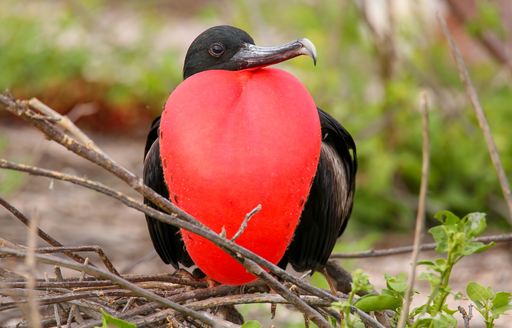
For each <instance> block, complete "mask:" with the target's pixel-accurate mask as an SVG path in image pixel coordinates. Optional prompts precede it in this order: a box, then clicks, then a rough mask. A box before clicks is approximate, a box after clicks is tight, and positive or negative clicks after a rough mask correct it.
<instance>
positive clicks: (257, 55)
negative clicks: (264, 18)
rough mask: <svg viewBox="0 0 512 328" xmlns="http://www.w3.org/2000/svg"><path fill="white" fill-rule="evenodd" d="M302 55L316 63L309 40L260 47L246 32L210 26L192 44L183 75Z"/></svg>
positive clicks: (236, 68)
mask: <svg viewBox="0 0 512 328" xmlns="http://www.w3.org/2000/svg"><path fill="white" fill-rule="evenodd" d="M300 55H308V56H311V57H312V58H313V61H314V62H315V63H316V49H315V46H314V45H313V43H312V42H311V41H309V40H308V39H298V40H295V41H292V42H289V43H287V44H284V45H282V46H278V47H258V46H256V45H254V40H253V39H252V38H251V36H250V35H249V34H247V33H246V32H245V31H243V30H241V29H239V28H236V27H233V26H228V25H221V26H215V27H212V28H209V29H208V30H206V31H204V32H203V33H201V34H200V35H199V36H198V37H197V38H196V39H195V40H194V41H193V42H192V44H191V45H190V47H189V48H188V51H187V55H186V57H185V65H184V66H183V78H184V79H186V78H188V77H189V76H191V75H194V74H196V73H199V72H202V71H207V70H214V69H220V70H229V71H238V70H242V69H247V68H256V67H263V66H268V65H272V64H276V63H279V62H282V61H285V60H288V59H290V58H293V57H297V56H300Z"/></svg>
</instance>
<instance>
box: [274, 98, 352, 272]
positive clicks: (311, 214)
mask: <svg viewBox="0 0 512 328" xmlns="http://www.w3.org/2000/svg"><path fill="white" fill-rule="evenodd" d="M318 115H319V116H320V124H321V127H322V148H321V151H320V160H319V162H318V168H317V172H316V175H315V178H314V180H313V184H312V186H311V191H310V193H309V197H308V200H307V202H306V204H305V205H304V210H303V212H302V215H301V218H300V221H299V224H298V226H297V229H296V230H295V234H294V237H293V240H292V242H291V244H290V246H289V247H288V249H287V251H286V253H285V255H284V257H283V259H282V260H281V262H280V263H279V265H280V266H281V267H285V266H286V264H287V263H290V264H292V266H293V267H294V269H295V270H297V271H306V270H313V271H315V270H317V269H319V268H320V267H323V266H324V265H325V263H326V262H327V260H328V258H329V256H330V254H331V252H332V250H333V248H334V245H335V244H336V239H337V238H338V237H339V236H340V235H341V234H342V233H343V231H344V230H345V227H346V226H347V222H348V219H349V217H350V213H351V212H352V203H353V198H354V192H355V175H356V170H357V158H356V146H355V143H354V140H353V139H352V136H351V135H350V134H349V133H348V132H347V130H345V128H343V126H341V125H340V124H339V123H338V122H337V121H336V120H335V119H334V118H333V117H331V116H330V115H329V114H327V113H325V112H324V111H323V110H321V109H320V108H319V109H318Z"/></svg>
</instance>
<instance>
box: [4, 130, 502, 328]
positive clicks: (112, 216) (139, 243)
mask: <svg viewBox="0 0 512 328" xmlns="http://www.w3.org/2000/svg"><path fill="white" fill-rule="evenodd" d="M0 129H1V132H0V141H1V142H0V157H2V158H5V159H8V160H11V161H15V162H23V163H26V164H31V165H37V166H41V167H44V168H48V169H54V170H59V171H62V172H65V173H70V174H75V175H78V176H85V177H87V178H90V179H93V180H98V181H101V182H103V183H105V184H108V185H110V186H113V187H115V188H119V189H120V190H123V191H125V192H127V193H128V194H129V195H132V196H133V197H135V198H137V199H139V198H140V196H138V195H137V194H135V193H133V192H130V191H129V189H128V187H127V186H125V185H124V184H123V183H122V182H120V181H119V180H117V179H116V178H113V177H112V176H109V175H108V174H106V173H104V172H103V171H102V170H101V169H99V168H97V167H96V166H94V165H92V164H90V163H88V162H87V161H86V160H84V159H82V158H79V157H77V156H76V155H74V154H72V153H70V152H68V151H67V150H65V149H63V148H62V147H61V146H59V145H57V144H54V143H52V142H50V141H47V140H46V139H45V138H44V137H43V135H42V134H41V133H39V132H38V131H36V130H35V129H33V128H30V127H27V126H25V125H22V124H19V125H9V126H8V125H5V124H1V123H0ZM136 134H138V135H140V137H131V138H128V137H117V136H114V135H102V134H95V133H91V134H90V135H91V136H92V138H93V140H94V141H95V142H96V143H97V144H98V146H99V147H101V148H102V149H103V150H104V151H105V152H106V153H107V154H109V155H110V156H111V157H112V158H113V159H114V160H116V161H117V162H118V163H120V164H121V165H123V166H125V167H126V168H128V169H129V170H131V171H132V172H134V173H136V174H138V175H140V174H141V172H142V152H143V145H144V137H143V133H136ZM7 174H8V173H6V171H0V190H3V189H1V184H2V181H5V180H6V179H11V178H12V177H7ZM21 177H22V179H23V181H22V183H21V184H20V186H19V187H18V188H16V189H15V190H11V191H8V192H7V193H4V194H2V195H1V196H2V197H5V198H6V199H7V200H8V201H9V202H11V203H12V204H13V205H14V206H16V207H17V208H19V209H20V210H21V211H22V212H24V213H25V214H27V215H29V216H31V217H34V216H37V217H39V219H40V226H41V227H42V229H43V230H45V231H46V232H48V233H49V234H50V235H51V236H53V237H55V238H56V239H57V240H59V241H60V242H62V243H63V244H64V245H69V246H73V245H74V246H83V245H99V246H101V247H102V248H103V249H104V250H105V252H106V253H107V255H108V256H109V257H110V258H111V259H112V261H113V263H114V265H115V266H116V267H117V269H118V270H120V271H121V272H122V273H128V272H132V273H150V272H151V273H156V272H167V271H169V270H171V268H170V267H169V266H166V265H164V264H163V263H162V262H161V260H160V259H159V258H158V256H157V255H156V253H155V251H154V250H153V247H152V245H151V241H150V239H149V235H148V232H147V230H146V223H145V220H144V217H143V215H142V214H140V213H138V212H136V211H135V210H132V209H129V208H127V207H125V206H124V205H122V204H121V203H119V202H117V201H114V200H111V199H110V198H107V197H105V196H102V195H100V194H98V193H96V192H93V191H90V190H86V189H83V188H80V187H77V186H75V185H72V184H69V183H64V182H59V181H50V180H48V179H46V178H40V177H32V176H21ZM14 180H16V181H18V179H14ZM354 210H355V211H357V208H356V209H354ZM0 227H1V230H0V238H4V239H7V240H9V241H11V242H15V243H19V244H26V228H25V227H24V226H23V225H22V224H21V223H19V222H18V221H17V220H16V219H14V218H13V217H12V216H11V215H10V214H9V213H8V212H7V211H4V210H1V209H0ZM411 235H412V233H411ZM385 236H386V237H385V238H383V240H382V241H380V242H379V243H378V244H377V247H392V246H400V245H405V244H409V243H410V237H409V236H404V235H394V234H386V235H385ZM40 245H41V246H43V245H44V244H43V242H40ZM429 254H430V255H429ZM431 255H432V254H431V253H425V254H423V255H422V257H425V256H431ZM91 259H92V260H93V261H97V259H96V258H95V257H94V255H91ZM0 261H1V260H0ZM0 263H1V262H0ZM342 264H343V262H342ZM350 267H351V268H355V267H357V268H361V269H363V270H364V271H365V272H367V273H368V274H369V275H370V280H371V282H372V283H373V284H374V285H375V286H376V288H377V289H378V290H379V289H381V288H382V287H383V286H384V281H383V274H384V273H389V274H397V273H399V272H405V271H407V270H408V268H409V255H401V256H393V257H382V258H371V259H361V260H357V261H356V262H355V263H351V264H350ZM44 270H48V271H50V270H51V268H48V267H47V268H45V269H44ZM469 281H477V282H479V283H481V284H483V285H487V286H493V287H494V289H495V290H499V291H512V285H511V281H512V256H511V254H510V248H507V247H504V246H502V247H496V248H495V249H492V250H490V251H488V252H486V253H484V254H477V255H474V256H471V257H470V258H467V259H464V260H463V261H462V262H461V263H460V264H459V265H458V266H457V267H456V269H455V271H454V273H453V278H452V281H451V283H452V287H453V289H454V290H455V291H464V289H465V284H466V283H467V282H469ZM417 289H418V291H419V292H420V295H425V293H427V292H428V286H426V285H425V284H419V286H418V288H417ZM421 298H422V297H421V296H420V297H417V301H418V300H421ZM417 301H416V302H417ZM451 304H452V306H454V307H456V306H457V305H464V306H466V307H467V302H466V301H452V302H451ZM244 312H245V313H246V318H247V317H249V318H254V317H259V319H261V318H262V317H264V318H268V317H269V316H270V314H269V311H268V307H254V306H253V307H252V308H250V307H245V308H244ZM473 312H474V317H475V318H474V319H473V320H472V321H471V323H472V325H471V327H482V326H483V323H482V321H481V318H480V317H479V315H478V314H477V313H476V310H475V311H473ZM291 318H293V320H294V321H295V322H300V317H298V316H295V317H292V316H290V311H289V310H288V309H286V308H284V307H279V308H278V311H277V318H276V321H274V322H271V321H266V322H265V323H266V324H271V323H273V324H275V325H276V326H278V327H281V326H283V324H284V323H285V322H287V321H290V320H292V319H291ZM510 319H512V318H511V316H510V315H508V316H503V317H502V319H500V320H499V321H498V322H497V325H496V327H503V328H504V327H510V326H511V324H509V323H508V322H509V321H510Z"/></svg>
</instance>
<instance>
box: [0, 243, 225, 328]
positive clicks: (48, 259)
mask: <svg viewBox="0 0 512 328" xmlns="http://www.w3.org/2000/svg"><path fill="white" fill-rule="evenodd" d="M0 254H10V255H14V256H17V257H23V258H24V257H26V256H27V253H26V252H24V251H19V250H15V249H9V248H5V247H0ZM34 257H35V258H36V259H37V260H38V261H40V262H42V263H46V264H52V265H59V266H61V267H66V268H69V269H73V270H76V271H84V272H85V273H87V274H89V275H91V276H95V277H98V278H106V279H109V280H111V281H113V282H114V283H116V284H118V285H119V286H121V287H123V288H126V289H128V290H131V291H132V292H134V293H135V294H136V295H139V296H142V297H145V298H147V299H150V300H153V301H156V302H158V303H160V304H161V305H164V306H166V307H169V308H171V309H174V310H175V311H178V312H180V313H183V314H185V315H187V316H190V317H192V318H195V319H197V320H200V321H202V322H204V323H206V324H209V325H211V326H213V327H224V326H225V325H219V324H218V323H217V322H216V321H215V320H213V319H212V318H211V317H209V316H205V315H204V314H203V313H199V312H197V311H194V310H191V309H189V308H187V307H185V306H183V305H180V304H177V303H175V302H171V301H169V300H167V299H166V298H164V297H161V296H159V295H156V294H154V293H152V292H150V291H148V290H146V289H144V288H141V287H139V286H137V285H135V284H133V283H131V282H129V281H128V280H125V279H123V278H121V277H119V276H117V275H115V274H112V273H110V272H108V271H103V270H101V269H99V268H95V267H93V266H90V265H83V264H78V263H75V262H70V261H67V260H64V259H60V258H57V257H54V256H50V255H44V254H35V255H34Z"/></svg>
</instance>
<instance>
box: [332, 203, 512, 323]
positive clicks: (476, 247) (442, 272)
mask: <svg viewBox="0 0 512 328" xmlns="http://www.w3.org/2000/svg"><path fill="white" fill-rule="evenodd" d="M435 218H436V219H437V220H438V221H439V223H440V224H439V225H438V226H435V227H433V228H431V229H430V230H429V233H430V234H431V235H432V237H433V238H434V240H435V242H436V251H437V252H438V253H439V254H443V255H444V256H443V257H439V258H436V259H434V260H424V261H420V262H419V265H421V266H423V267H425V268H426V271H425V272H423V273H422V274H421V275H420V279H423V280H427V281H428V282H429V284H430V287H431V291H430V295H428V298H427V301H426V302H425V303H424V304H422V305H420V306H418V307H416V308H414V309H412V310H411V311H410V313H408V319H409V320H408V323H407V327H411V328H422V327H429V328H434V327H447V328H452V327H456V326H457V320H456V318H455V316H454V314H455V313H456V312H457V311H456V310H452V309H450V308H449V307H448V305H447V303H446V300H447V297H448V295H450V293H452V288H451V287H450V285H449V282H450V275H451V272H452V270H453V267H454V266H455V264H457V263H458V262H459V261H460V260H461V259H462V258H463V257H465V256H468V255H471V254H475V253H478V252H482V251H485V250H487V249H489V248H490V247H492V246H493V245H494V243H489V244H484V243H481V242H477V241H475V238H477V237H478V236H479V235H480V234H482V233H483V232H484V230H485V228H486V221H485V214H483V213H470V214H468V215H466V216H464V217H463V218H459V217H457V216H456V215H455V214H453V213H451V212H449V211H441V212H439V213H437V214H436V215H435ZM384 278H385V279H386V288H384V289H383V290H382V291H381V292H380V293H375V292H373V287H372V286H371V285H370V283H369V282H368V277H367V276H366V275H365V274H364V273H363V272H361V271H360V270H356V271H355V272H354V274H353V283H352V291H351V292H350V294H349V295H348V297H347V300H346V301H345V302H341V303H336V304H333V305H332V307H333V308H335V309H337V310H339V311H340V312H342V313H343V317H344V318H345V319H344V320H343V321H342V327H356V326H358V325H359V320H357V316H356V315H355V314H353V313H351V311H350V310H351V306H355V307H357V308H358V309H360V310H362V311H364V312H372V311H383V310H392V311H394V317H393V318H392V320H391V323H392V327H395V326H396V325H397V323H398V319H399V318H400V313H401V311H402V304H403V302H404V296H405V292H406V290H407V279H406V276H405V275H404V274H399V275H397V276H391V275H387V274H386V275H385V276H384ZM360 291H363V292H368V293H370V294H367V295H365V296H362V297H360V298H358V299H356V298H355V295H356V294H357V293H358V292H360ZM466 292H467V295H468V297H469V298H470V299H471V300H472V301H473V302H474V303H475V305H476V308H477V310H478V311H479V312H480V313H481V314H482V316H483V317H484V319H485V322H486V325H487V327H488V328H489V327H493V322H494V320H495V319H497V318H498V317H499V316H500V315H502V314H503V313H505V312H506V311H509V310H511V309H512V293H508V292H497V293H496V292H494V291H493V289H492V288H490V287H488V288H486V287H483V286H481V285H479V284H477V283H475V282H470V283H469V284H468V286H467V289H466ZM452 294H453V295H454V297H455V299H460V298H461V293H452ZM331 320H332V321H333V322H334V319H331Z"/></svg>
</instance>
